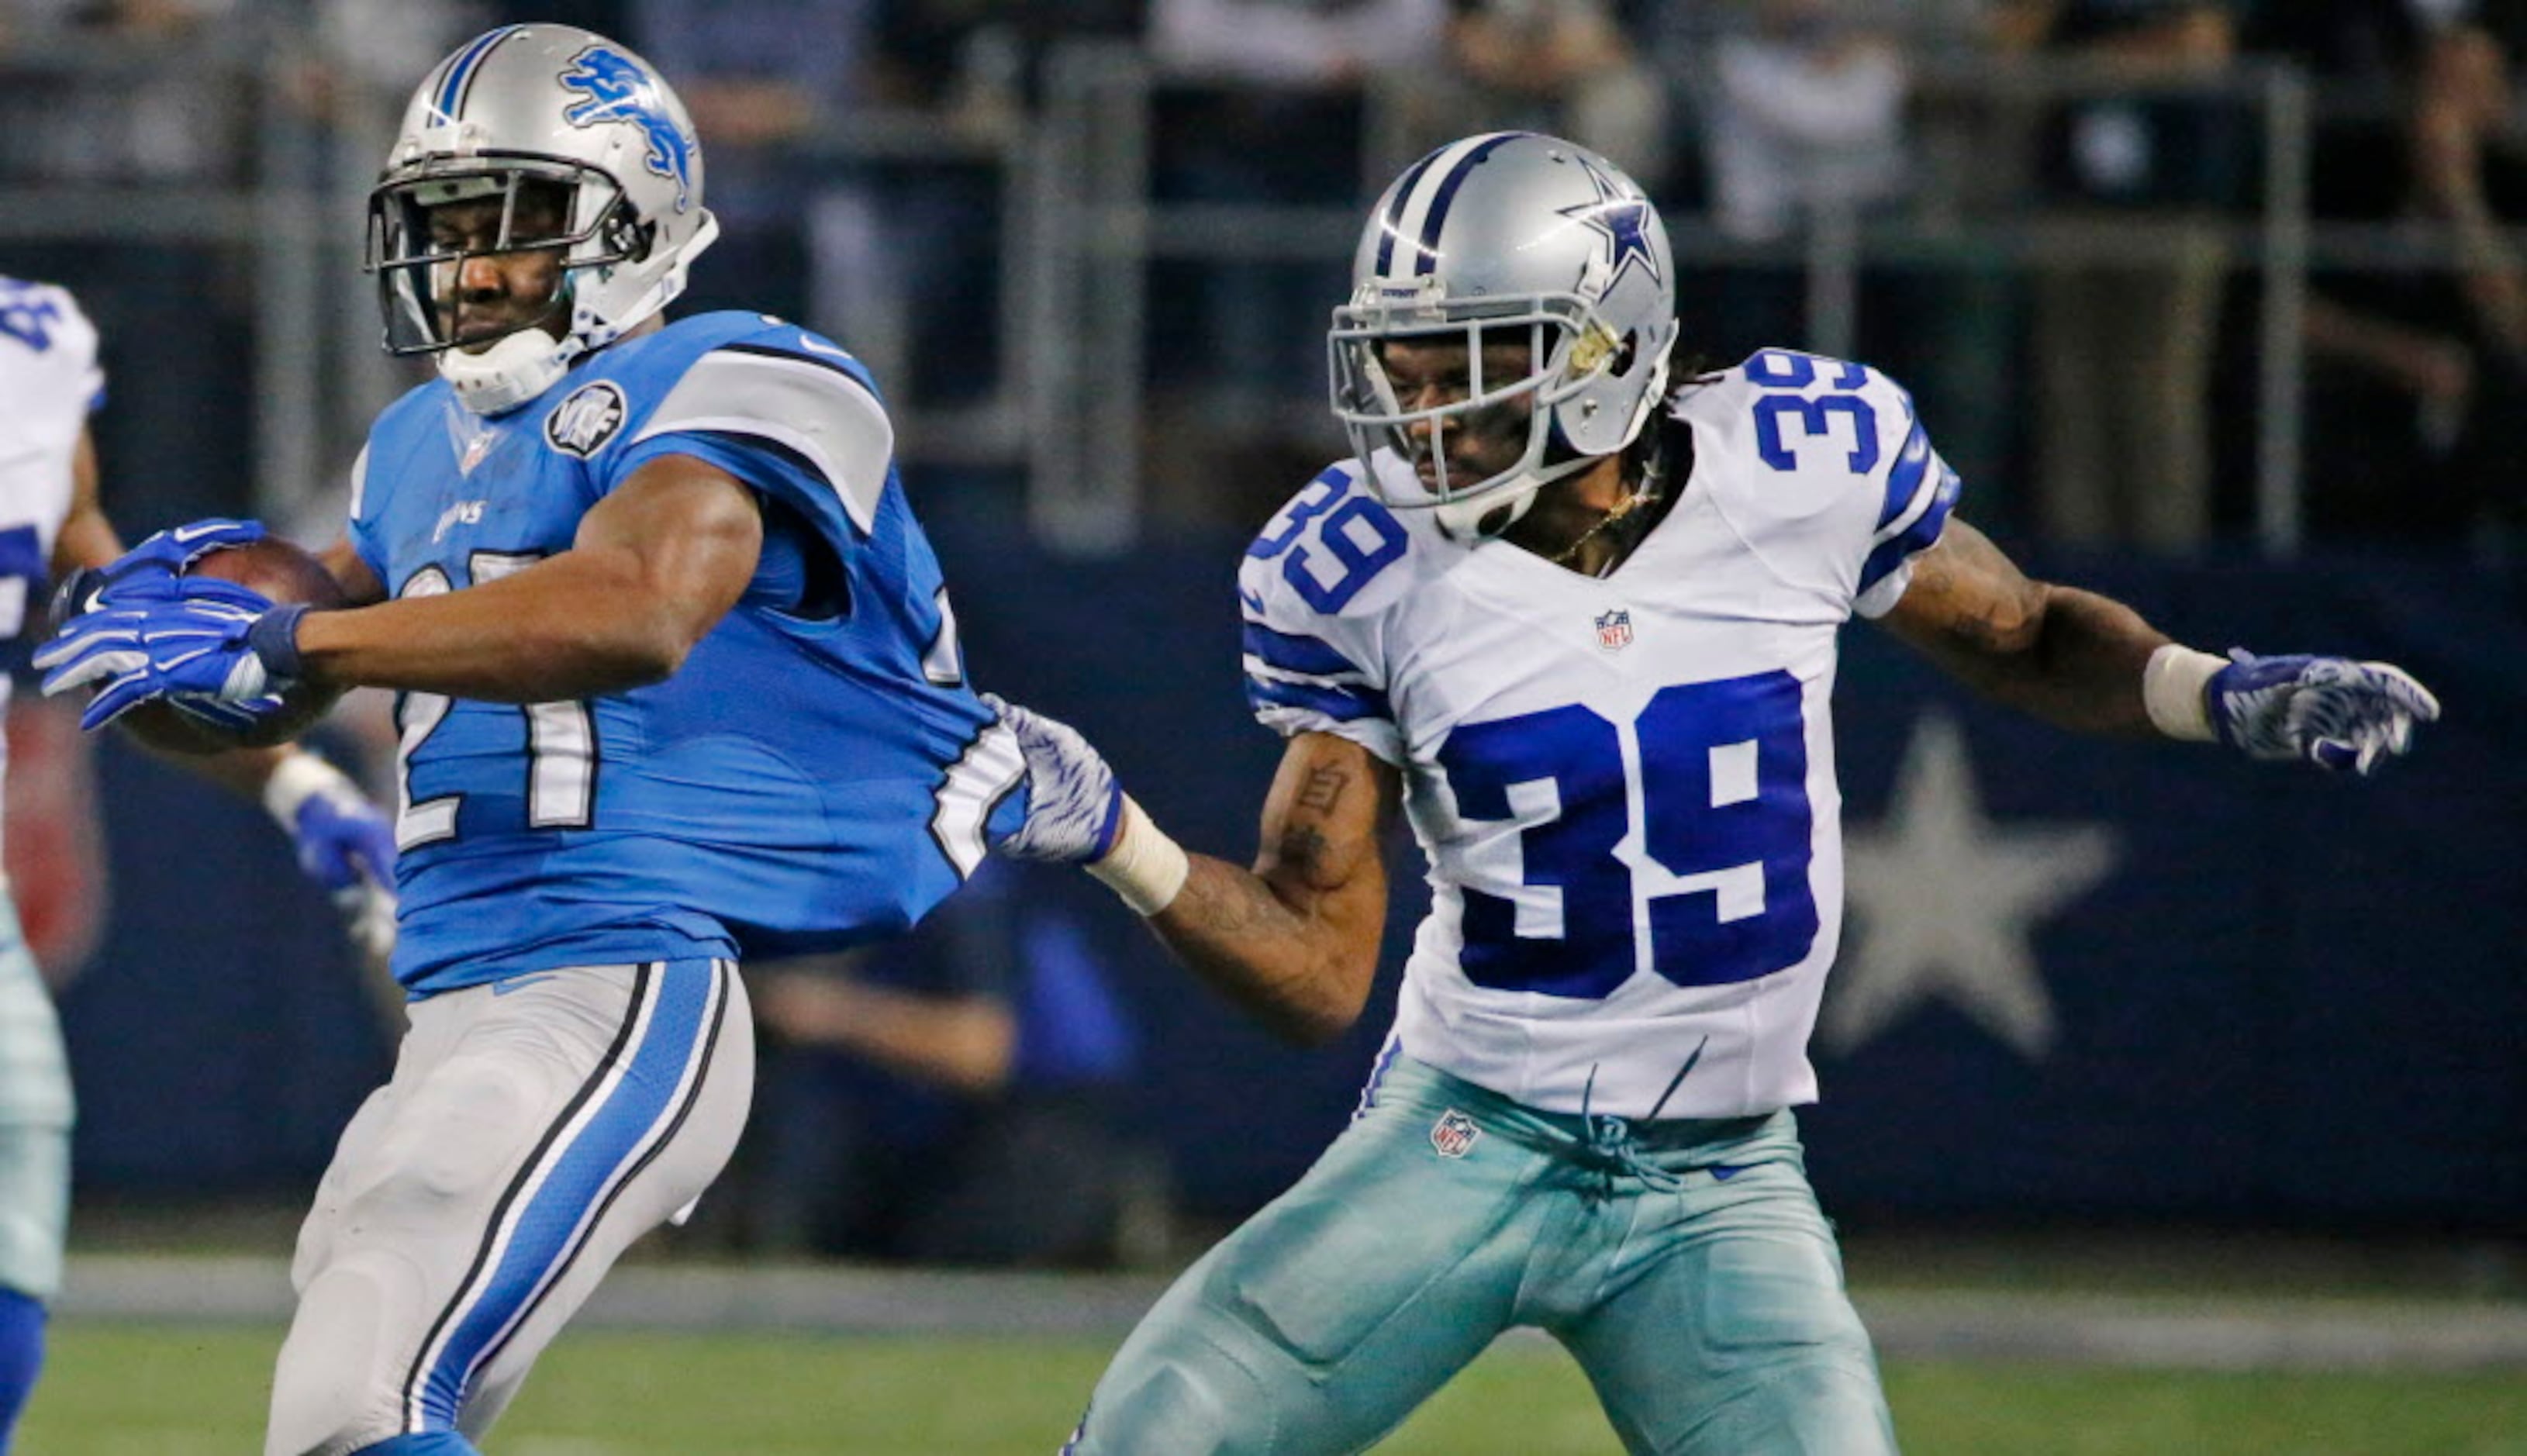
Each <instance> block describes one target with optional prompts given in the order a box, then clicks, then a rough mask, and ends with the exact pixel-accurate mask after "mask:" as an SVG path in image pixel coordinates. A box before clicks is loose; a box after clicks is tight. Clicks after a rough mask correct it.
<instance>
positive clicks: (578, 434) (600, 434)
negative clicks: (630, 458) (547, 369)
mask: <svg viewBox="0 0 2527 1456" xmlns="http://www.w3.org/2000/svg"><path fill="white" fill-rule="evenodd" d="M631 412H632V411H631V406H630V404H629V403H628V402H627V401H626V400H625V399H624V397H623V390H621V389H620V388H618V387H617V386H616V385H615V383H614V382H613V381H612V380H604V379H600V380H595V381H593V382H591V383H589V384H585V385H582V386H580V387H579V388H578V389H576V390H572V391H571V392H570V396H569V397H568V398H566V399H564V400H562V402H561V403H559V404H556V405H554V406H553V409H552V413H550V414H548V415H546V416H544V442H545V443H547V444H549V445H551V446H552V447H553V448H554V449H557V450H559V451H561V452H562V453H563V454H565V455H577V456H578V457H579V458H581V459H583V460H585V459H588V458H589V457H590V456H592V455H594V454H595V453H596V452H597V451H598V450H601V449H603V448H605V442H607V441H609V440H612V439H613V438H614V437H615V435H616V434H617V433H618V432H619V431H621V430H622V428H623V421H624V420H625V419H626V418H628V417H629V416H630V414H631Z"/></svg>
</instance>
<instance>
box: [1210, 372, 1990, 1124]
mask: <svg viewBox="0 0 2527 1456" xmlns="http://www.w3.org/2000/svg"><path fill="white" fill-rule="evenodd" d="M1666 428H1668V429H1669V430H1671V431H1684V432H1689V433H1690V439H1691V442H1692V456H1691V458H1692V465H1691V470H1690V474H1689V477H1688V478H1687V479H1686V480H1684V481H1683V482H1682V483H1681V494H1680V495H1679V496H1678V498H1677V500H1676V504H1675V506H1674V507H1673V508H1672V509H1671V510H1670V511H1669V513H1668V515H1667V517H1666V518H1665V519H1664V520H1662V521H1660V522H1659V524H1658V525H1657V527H1656V528H1655V529H1653V530H1652V531H1651V532H1650V534H1649V535H1648V536H1647V537H1646V538H1645V539H1644V540H1643V541H1642V542H1641V543H1640V545H1639V546H1637V547H1636V548H1635V549H1634V550H1633V552H1632V554H1631V556H1630V557H1629V558H1627V559H1626V560H1625V561H1624V563H1623V564H1622V566H1621V567H1620V568H1619V569H1617V570H1616V571H1615V572H1614V574H1613V575H1611V576H1609V577H1607V578H1604V579H1602V580H1599V579H1593V578H1589V577H1585V576H1581V575H1579V574H1578V573H1576V572H1573V571H1571V570H1568V569H1566V568H1564V567H1560V566H1556V565H1554V564H1552V563H1551V562H1549V561H1547V560H1545V559H1544V558H1543V557H1541V556H1538V555H1536V554H1534V553H1533V552H1530V551H1527V550H1525V549H1522V548H1521V547H1519V546H1512V545H1509V544H1508V543H1505V542H1489V543H1484V544H1482V545H1478V546H1466V545H1463V544H1460V543H1456V542H1451V541H1450V540H1448V539H1447V538H1446V537H1444V536H1442V535H1441V534H1440V533H1439V531H1438V529H1437V525H1436V522H1435V521H1434V519H1433V518H1432V515H1431V513H1429V512H1427V511H1416V510H1405V511H1390V510H1389V509H1387V508H1386V507H1385V506H1384V505H1383V504H1381V503H1380V502H1379V500H1378V498H1377V495H1376V493H1375V492H1374V491H1373V490H1371V489H1369V487H1368V486H1367V483H1366V482H1365V481H1364V479H1363V470H1364V466H1363V465H1362V463H1361V462H1359V461H1357V460H1355V461H1348V462H1345V463H1343V464H1340V465H1337V466H1334V467H1333V468H1331V469H1329V470H1327V471H1325V472H1324V473H1323V474H1322V475H1320V476H1318V477H1317V478H1316V480H1315V482H1314V483H1313V484H1312V485H1311V486H1310V487H1309V488H1308V489H1307V490H1306V491H1304V492H1302V493H1301V494H1299V495H1298V496H1297V497H1296V498H1295V499H1293V500H1292V501H1291V503H1290V504H1289V505H1288V506H1287V507H1285V508H1284V509H1283V510H1282V511H1281V513H1280V514H1279V515H1278V516H1276V517H1275V518H1274V519H1273V521H1272V522H1271V524H1270V525H1268V526H1267V527H1266V528H1265V529H1264V534H1263V535H1262V536H1261V537H1259V538H1258V539H1257V541H1256V543H1255V545H1254V546H1251V547H1249V548H1248V550H1247V560H1246V561H1245V563H1244V566H1243V568H1242V569H1241V571H1240V574H1239V596H1240V598H1242V600H1243V602H1244V605H1245V616H1246V629H1245V650H1246V658H1245V663H1246V673H1247V693H1248V697H1249V699H1250V700H1251V701H1252V702H1254V703H1255V706H1256V710H1257V714H1258V716H1259V717H1261V718H1262V719H1263V720H1264V722H1265V723H1266V724H1268V725H1270V726H1271V727H1273V728H1276V729H1278V730H1280V731H1281V732H1283V733H1288V734H1295V733H1302V732H1324V733H1333V734H1339V735H1341V736H1342V737H1345V738H1348V739H1352V740H1354V741H1355V742H1358V743H1360V744H1362V745H1363V746H1365V747H1366V748H1367V749H1368V750H1369V751H1370V752H1371V753H1374V754H1377V755H1378V756H1379V757H1381V758H1384V759H1386V760H1388V761H1389V762H1392V763H1394V764H1396V765H1397V766H1398V767H1400V768H1401V769H1402V770H1403V775H1404V786H1405V797H1406V808H1407V811H1408V813H1409V814H1410V816H1411V818H1412V821H1413V827H1414V831H1415V833H1416V835H1417V836H1418V838H1419V840H1420V842H1421V849H1422V853H1423V855H1424V856H1425V857H1426V858H1427V859H1428V861H1429V879H1430V887H1431V891H1432V905H1431V909H1430V913H1429V916H1428V918H1427V919H1425V920H1423V921H1422V923H1421V926H1420V930H1419V933H1418V936H1417V937H1416V939H1415V944H1414V950H1413V956H1412V960H1411V962H1409V963H1408V964H1407V966H1406V969H1405V980H1404V990H1403V995H1402V1001H1401V1004H1400V1006H1399V1009H1398V1013H1397V1019H1396V1028H1395V1035H1396V1037H1397V1038H1398V1039H1399V1040H1400V1043H1401V1046H1402V1049H1403V1051H1404V1052H1405V1053H1406V1054H1407V1055H1409V1056H1411V1057H1414V1058H1416V1059H1418V1060H1419V1061H1422V1062H1426V1063H1429V1064H1431V1065H1433V1066H1439V1067H1442V1068H1444V1069H1446V1070H1448V1071H1450V1072H1453V1073H1455V1074H1456V1075H1458V1076H1462V1077H1465V1078H1466V1079H1468V1080H1470V1081H1472V1082H1475V1083H1477V1084H1479V1085H1481V1086H1484V1087H1487V1088H1490V1089H1491V1090H1493V1091H1496V1092H1499V1093H1502V1094H1504V1095H1506V1096H1509V1097H1513V1098H1516V1099H1518V1100H1519V1101H1521V1102H1523V1103H1525V1104H1527V1105H1529V1106H1532V1107H1536V1108H1540V1109H1544V1110H1546V1111H1550V1112H1561V1113H1575V1112H1578V1111H1581V1109H1582V1107H1583V1104H1584V1105H1585V1107H1586V1108H1587V1110H1589V1111H1593V1112H1604V1113H1613V1114H1618V1115H1622V1116H1626V1117H1634V1118H1638V1117H1644V1116H1648V1115H1649V1114H1650V1113H1651V1112H1652V1110H1653V1108H1656V1109H1657V1115H1658V1116H1660V1117H1662V1118H1716V1117H1737V1116H1744V1115H1748V1114H1754V1113H1763V1112H1770V1111H1773V1110H1776V1109H1779V1108H1782V1107H1787V1106H1790V1105H1792V1104H1796V1103H1803V1102H1812V1101H1814V1100H1815V1098H1816V1073H1815V1070H1814V1068H1813V1067H1812V1066H1810V1065H1809V1063H1808V1060H1807V1041H1808V1034H1809V1032H1810V1030H1811V1029H1812V1028H1813V1027H1814V1025H1815V1023H1816V1015H1817V1006H1818V1002H1819V1000H1820V998H1821V997H1822V995H1823V992H1824V988H1825V977H1826V970H1827V967H1828V966H1829V965H1830V964H1831V962H1832V960H1833V956H1834V950H1835V946H1836V944H1837V941H1838V939H1839V936H1840V929H1841V918H1842V841H1841V829H1840V808H1841V796H1840V792H1839V790H1838V789H1837V788H1836V787H1835V781H1834V772H1833V727H1832V721H1831V709H1830V705H1829V704H1830V700H1831V696H1832V691H1833V677H1834V663H1835V643H1836V634H1837V632H1838V630H1839V629H1840V627H1841V625H1842V624H1843V622H1844V621H1845V620H1846V619H1848V618H1849V617H1850V616H1851V614H1852V613H1853V612H1855V611H1857V612H1860V613H1863V614H1865V615H1873V616H1874V615H1877V614H1879V613H1881V612H1883V611H1885V610H1886V609H1887V608H1888V607H1890V606H1892V605H1893V604H1894V603H1895V600H1896V598H1898V597H1900V596H1901V595H1902V594H1903V591H1904V588H1905V585H1906V584H1907V582H1909V581H1910V579H1911V567H1910V564H1909V563H1910V558H1911V556H1912V555H1913V554H1914V553H1915V552H1917V551H1919V550H1921V549H1923V548H1924V547H1926V546H1930V545H1931V543H1932V542H1934V541H1935V540H1936V539H1937V537H1938V534H1939V531H1940V529H1941V526H1942V525H1943V524H1944V522H1945V521H1946V519H1947V515H1948V512H1949V509H1950V507H1951V506H1952V505H1953V503H1954V501H1955V499H1956V494H1957V480H1956V476H1955V474H1954V473H1953V472H1952V471H1950V470H1949V469H1948V468H1947V466H1946V464H1945V463H1944V462H1942V461H1941V460H1940V459H1939V458H1938V456H1937V455H1936V454H1935V453H1934V451H1933V450H1932V448H1931V445H1930V441H1929V439H1928V437H1927V436H1926V435H1925V434H1924V433H1923V431H1922V429H1921V427H1920V426H1919V424H1918V423H1917V422H1916V420H1915V419H1914V415H1913V407H1912V401H1911V399H1910V397H1909V396H1907V395H1906V394H1905V392H1904V391H1903V390H1901V389H1899V388H1898V387H1897V386H1896V385H1895V384H1894V383H1893V382H1891V381H1889V380H1888V379H1886V378H1885V377H1884V376H1882V375H1881V374H1878V373H1877V372H1876V371H1874V370H1867V369H1864V368H1863V367H1861V366H1859V365H1853V364H1844V363H1841V362H1839V361H1836V360H1831V359H1822V358H1817V357H1814V356H1811V355H1806V354H1796V353H1790V352H1787V351H1783V350H1778V349H1773V350H1766V351H1764V352H1762V353H1759V354H1756V355H1755V356H1753V357H1752V358H1750V359H1748V360H1747V361H1746V362H1745V364H1743V365H1741V366H1739V367H1738V368H1736V369H1732V370H1729V371H1728V372H1726V373H1724V374H1719V375H1716V376H1711V377H1709V378H1707V379H1705V380H1702V381H1698V382H1696V383H1694V384H1692V385H1688V386H1686V387H1685V388H1683V389H1682V390H1679V391H1678V392H1677V394H1676V398H1675V400H1674V402H1673V412H1672V414H1671V415H1670V417H1669V419H1668V421H1667V424H1666ZM1669 456H1670V458H1671V459H1679V458H1681V453H1680V451H1679V450H1678V449H1677V447H1676V446H1675V445H1673V444H1672V445H1671V446H1670V450H1669ZM1368 468H1374V469H1378V470H1382V471H1393V472H1395V473H1396V474H1395V475H1394V476H1393V477H1392V478H1393V479H1394V480H1395V481H1397V482H1398V483H1399V484H1400V485H1401V486H1402V488H1403V489H1404V490H1406V491H1408V492H1409V491H1410V490H1412V489H1413V488H1414V484H1413V478H1412V476H1411V473H1410V470H1409V467H1407V466H1406V465H1405V464H1404V463H1403V462H1402V461H1401V460H1399V459H1397V458H1396V457H1394V456H1392V455H1388V454H1380V455H1379V456H1377V457H1376V458H1375V459H1374V460H1372V461H1371V462H1369V466H1368ZM1687 1066H1690V1068H1691V1070H1690V1071H1689V1072H1685V1068H1686V1067H1687ZM1679 1073H1684V1075H1683V1076H1682V1079H1681V1081H1678V1080H1677V1078H1678V1075H1679ZM1671 1087H1673V1090H1672V1093H1671ZM1662 1097H1664V1098H1665V1102H1664V1105H1661V1099H1662Z"/></svg>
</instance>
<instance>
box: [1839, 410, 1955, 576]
mask: <svg viewBox="0 0 2527 1456" xmlns="http://www.w3.org/2000/svg"><path fill="white" fill-rule="evenodd" d="M1877 377H1878V378H1879V379H1882V380H1883V379H1884V378H1885V377H1884V376H1883V375H1879V376H1877ZM1887 389H1888V390H1890V391H1892V392H1893V393H1894V394H1895V395H1896V396H1898V397H1899V398H1901V399H1902V401H1903V406H1904V412H1903V418H1904V421H1905V423H1906V424H1907V426H1908V427H1909V428H1908V429H1907V430H1906V432H1905V435H1904V442H1903V443H1902V444H1901V445H1898V446H1897V447H1896V449H1895V455H1894V459H1893V461H1892V462H1891V463H1889V464H1888V465H1886V466H1885V467H1884V474H1883V478H1882V481H1881V482H1880V486H1881V489H1880V490H1879V492H1878V493H1877V501H1878V515H1877V519H1876V521H1875V523H1874V524H1873V525H1872V526H1871V528H1870V533H1869V538H1868V546H1867V554H1865V555H1863V556H1862V557H1861V558H1860V575H1859V577H1858V579H1857V580H1856V582H1855V583H1854V590H1853V593H1852V601H1851V605H1852V610H1854V611H1856V612H1858V613H1859V614H1860V615H1862V616H1864V617H1879V616H1884V615H1885V614H1886V613H1887V612H1888V611H1889V610H1891V609H1893V607H1894V605H1895V603H1896V601H1897V600H1898V599H1900V598H1902V597H1903V595H1904V589H1905V588H1907V587H1909V586H1911V585H1912V582H1913V558H1914V557H1915V556H1917V555H1919V554H1921V553H1922V552H1923V551H1926V550H1928V549H1930V547H1931V546H1932V545H1933V544H1934V543H1935V542H1936V541H1937V540H1938V539H1939V533H1940V532H1941V531H1944V530H1946V529H1947V524H1948V516H1949V514H1950V513H1951V512H1952V511H1954V510H1955V509H1956V505H1957V496H1958V495H1959V494H1961V493H1962V492H1963V490H1964V483H1963V482H1961V481H1959V480H1958V479H1957V473H1956V472H1955V471H1954V470H1952V469H1950V468H1948V462H1947V461H1945V460H1943V459H1940V458H1939V452H1938V451H1937V450H1935V449H1934V448H1932V446H1931V436H1930V432H1929V431H1928V430H1926V429H1924V428H1923V426H1922V423H1921V421H1920V420H1919V419H1917V418H1915V417H1914V413H1913V401H1912V397H1911V396H1910V395H1907V394H1905V393H1904V391H1903V390H1900V389H1897V388H1896V387H1895V385H1894V384H1893V382H1892V381H1887Z"/></svg>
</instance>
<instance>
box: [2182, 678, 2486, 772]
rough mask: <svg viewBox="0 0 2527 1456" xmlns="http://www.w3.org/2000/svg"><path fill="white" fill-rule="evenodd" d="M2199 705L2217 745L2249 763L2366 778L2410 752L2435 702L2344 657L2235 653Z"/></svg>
mask: <svg viewBox="0 0 2527 1456" xmlns="http://www.w3.org/2000/svg"><path fill="white" fill-rule="evenodd" d="M2229 657H2230V661H2229V665H2228V666H2226V667H2223V668H2221V669H2220V670H2219V671H2218V672H2215V673H2213V674H2212V675H2211V681H2210V682H2209V683H2208V684H2206V685H2205V686H2204V688H2203V697H2204V699H2205V700H2206V702H2207V704H2208V706H2209V708H2210V712H2211V725H2212V727H2213V729H2214V730H2215V731H2216V732H2218V734H2219V735H2220V741H2221V742H2222V743H2225V744H2228V745H2230V746H2232V747H2234V748H2238V749H2242V750H2243V751H2244V752H2245V753H2246V754H2248V755H2250V756H2252V757H2256V758H2305V759H2307V760H2308V761H2309V762H2311V763H2316V764H2319V765H2321V766H2323V767H2326V768H2331V769H2345V768H2348V769H2350V770H2352V771H2353V772H2355V773H2361V774H2366V773H2368V772H2370V771H2371V770H2372V769H2374V768H2376V767H2377V766H2378V764H2379V763H2381V762H2383V761H2384V760H2385V759H2386V758H2387V757H2388V756H2389V755H2391V754H2401V753H2403V752H2405V751H2406V750H2407V749H2409V748H2410V747H2411V746H2412V742H2413V725H2414V724H2415V723H2428V722H2433V721H2435V720H2437V719H2438V717H2439V715H2440V701H2439V700H2438V699H2436V698H2434V697H2432V696H2431V693H2430V690H2429V689H2428V688H2425V687H2423V686H2422V685H2421V684H2420V683H2417V682H2415V681H2413V679H2412V676H2411V675H2410V674H2408V673H2406V672H2405V671H2404V670H2403V669H2401V668H2398V667H2391V666H2389V665H2388V664H2386V663H2384V662H2354V661H2352V660H2350V659H2349V658H2347V657H2312V656H2304V655H2300V656H2287V657H2258V656H2256V655H2254V654H2253V653H2251V652H2248V651H2246V650H2243V649H2234V650H2231V651H2230V653H2229Z"/></svg>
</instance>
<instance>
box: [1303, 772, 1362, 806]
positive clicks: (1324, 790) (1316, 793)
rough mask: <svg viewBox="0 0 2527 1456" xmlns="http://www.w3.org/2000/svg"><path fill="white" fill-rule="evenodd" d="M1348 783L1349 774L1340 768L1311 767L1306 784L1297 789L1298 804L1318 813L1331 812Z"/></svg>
mask: <svg viewBox="0 0 2527 1456" xmlns="http://www.w3.org/2000/svg"><path fill="white" fill-rule="evenodd" d="M1350 785H1351V775H1350V774H1349V773H1346V772H1344V771H1343V770H1342V769H1339V768H1315V769H1311V770H1309V772H1308V782H1307V786H1306V787H1305V788H1303V789H1301V790H1300V791H1299V806H1300V807H1301V808H1312V809H1315V811H1316V812H1318V813H1331V812H1333V808H1334V806H1335V805H1337V804H1339V803H1341V802H1342V796H1343V790H1344V789H1346V788H1348V787H1350Z"/></svg>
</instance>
